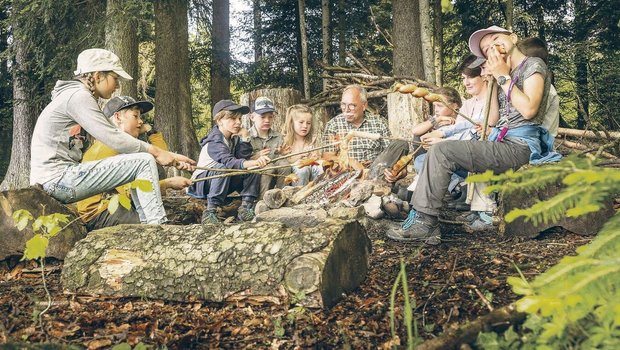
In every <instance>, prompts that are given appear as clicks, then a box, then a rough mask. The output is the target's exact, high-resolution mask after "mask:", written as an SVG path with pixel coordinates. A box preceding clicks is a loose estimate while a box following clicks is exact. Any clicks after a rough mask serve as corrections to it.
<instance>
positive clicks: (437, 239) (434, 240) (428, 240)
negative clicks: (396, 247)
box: [385, 231, 441, 245]
mask: <svg viewBox="0 0 620 350" xmlns="http://www.w3.org/2000/svg"><path fill="white" fill-rule="evenodd" d="M385 235H386V236H387V237H388V238H389V239H392V240H395V241H399V242H417V243H424V244H428V245H438V244H439V243H441V236H438V235H433V236H430V237H424V238H413V237H412V238H407V237H400V236H394V235H392V234H391V233H390V232H389V231H388V232H386V233H385Z"/></svg>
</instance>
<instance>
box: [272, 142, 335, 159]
mask: <svg viewBox="0 0 620 350" xmlns="http://www.w3.org/2000/svg"><path fill="white" fill-rule="evenodd" d="M341 142H342V141H338V142H334V143H330V144H329V145H323V146H318V147H314V148H311V149H309V150H305V151H300V152H295V153H291V154H287V155H283V156H281V157H277V158H273V159H272V160H270V161H269V163H275V162H277V161H279V160H282V159H286V158H289V157H293V156H298V155H300V154H304V153H310V152H314V151H318V150H320V149H323V148H328V147H334V146H337V145H339V144H340V143H341ZM269 163H267V164H269Z"/></svg>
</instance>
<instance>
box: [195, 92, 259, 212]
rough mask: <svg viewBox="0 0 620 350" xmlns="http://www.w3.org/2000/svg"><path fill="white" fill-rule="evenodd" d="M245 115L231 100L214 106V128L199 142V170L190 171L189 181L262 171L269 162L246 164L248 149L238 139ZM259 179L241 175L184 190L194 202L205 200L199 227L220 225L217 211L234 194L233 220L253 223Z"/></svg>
mask: <svg viewBox="0 0 620 350" xmlns="http://www.w3.org/2000/svg"><path fill="white" fill-rule="evenodd" d="M249 112H250V108H249V107H247V106H240V105H237V104H235V103H234V102H233V101H231V100H222V101H219V102H218V103H216V104H215V106H214V107H213V114H212V115H213V116H214V117H213V120H214V121H215V122H216V124H217V125H216V126H214V127H213V129H211V131H210V132H209V134H208V135H207V136H206V137H205V138H203V139H202V140H201V141H200V145H201V146H202V150H201V152H200V157H199V158H198V167H200V168H203V169H201V170H196V171H194V173H193V174H192V179H201V178H205V177H210V176H214V175H221V174H223V173H222V172H218V171H216V169H248V168H253V167H263V166H265V165H266V164H267V163H268V162H269V161H270V159H269V157H268V156H266V155H260V156H259V157H258V158H257V159H254V160H250V157H251V156H252V145H251V144H250V143H249V142H247V141H243V140H241V138H240V137H239V135H238V133H239V131H240V130H241V116H242V115H243V114H247V113H249ZM204 168H211V169H212V170H205V169H204ZM260 176H261V175H260V174H253V173H244V174H241V175H236V176H230V177H219V178H213V179H209V180H204V181H197V182H194V184H192V185H191V186H190V187H189V188H188V190H187V193H188V194H189V195H190V196H193V197H196V198H202V199H207V209H205V210H204V212H203V213H202V219H201V222H202V223H203V224H215V223H219V222H220V219H219V218H218V217H217V210H218V208H219V207H221V206H222V205H223V204H224V199H225V198H226V196H227V195H229V194H230V193H232V192H234V191H237V192H239V194H240V195H241V206H240V207H239V210H238V215H237V218H238V219H239V220H241V221H251V220H252V219H254V204H255V202H256V198H257V197H258V192H259V186H260Z"/></svg>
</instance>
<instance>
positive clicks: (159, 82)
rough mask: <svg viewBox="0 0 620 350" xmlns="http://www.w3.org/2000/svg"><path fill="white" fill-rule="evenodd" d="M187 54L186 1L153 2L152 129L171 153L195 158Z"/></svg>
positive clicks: (196, 150) (196, 142)
mask: <svg viewBox="0 0 620 350" xmlns="http://www.w3.org/2000/svg"><path fill="white" fill-rule="evenodd" d="M188 55H189V49H188V31H187V1H186V0H171V1H167V0H158V1H156V2H155V80H156V91H155V98H156V107H155V126H156V127H157V128H158V129H159V130H160V131H162V132H163V134H164V138H165V139H166V142H167V143H168V147H169V148H170V150H171V151H174V152H179V153H182V154H185V155H187V156H189V157H192V158H195V157H196V156H198V154H199V153H200V146H199V145H198V140H197V139H196V134H195V133H194V125H193V124H194V123H193V121H192V100H191V92H190V82H189V79H190V70H189V57H188Z"/></svg>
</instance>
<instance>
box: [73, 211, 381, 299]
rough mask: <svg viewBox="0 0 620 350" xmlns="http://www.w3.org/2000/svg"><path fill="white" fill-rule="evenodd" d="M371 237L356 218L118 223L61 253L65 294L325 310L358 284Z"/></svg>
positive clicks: (362, 278) (365, 270)
mask: <svg viewBox="0 0 620 350" xmlns="http://www.w3.org/2000/svg"><path fill="white" fill-rule="evenodd" d="M370 247H371V245H370V240H369V239H368V237H367V236H366V230H365V229H364V228H363V226H361V225H360V224H359V223H358V222H357V221H348V222H347V221H341V220H336V219H329V220H327V221H326V222H325V223H321V224H319V225H318V226H316V227H313V228H288V227H285V226H284V225H283V224H281V223H268V222H261V223H255V224H242V225H232V226H223V225H205V226H202V225H191V226H173V225H162V226H155V225H147V226H145V225H121V226H117V227H110V228H106V229H102V230H97V231H94V232H91V233H90V234H89V235H88V236H87V237H86V238H85V239H83V240H81V241H80V242H79V243H78V244H77V245H76V246H75V248H74V249H73V250H72V251H71V252H70V253H69V254H68V255H67V257H66V259H65V264H64V268H63V272H62V282H63V286H64V288H65V290H67V291H69V292H71V293H79V294H95V295H105V296H112V297H129V296H133V297H137V296H142V297H148V298H158V299H166V300H178V301H189V300H195V299H200V300H207V301H215V302H222V301H227V300H239V299H242V298H252V297H259V298H260V297H276V298H277V299H284V300H287V299H289V298H290V297H292V296H295V295H299V294H300V293H304V295H305V298H304V299H303V301H302V303H304V304H305V305H306V306H312V307H331V306H333V305H335V304H336V303H337V302H338V300H339V299H341V298H342V294H343V293H346V292H350V291H352V290H354V289H355V288H357V287H359V285H360V283H361V282H362V281H363V280H364V278H365V276H366V273H367V270H368V255H369V253H370Z"/></svg>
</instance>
